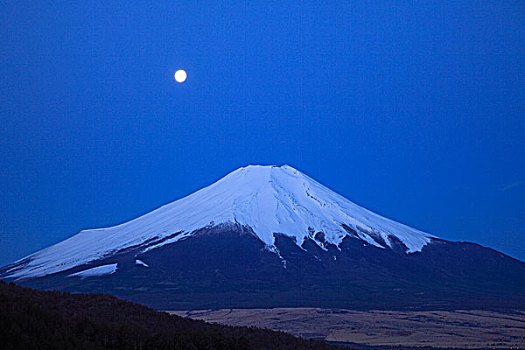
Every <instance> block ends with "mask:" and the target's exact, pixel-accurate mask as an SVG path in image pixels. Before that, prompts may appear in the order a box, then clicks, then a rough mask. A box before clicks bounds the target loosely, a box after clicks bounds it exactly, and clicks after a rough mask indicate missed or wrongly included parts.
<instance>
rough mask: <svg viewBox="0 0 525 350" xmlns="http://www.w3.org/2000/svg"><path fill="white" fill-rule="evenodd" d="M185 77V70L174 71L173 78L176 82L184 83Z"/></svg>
mask: <svg viewBox="0 0 525 350" xmlns="http://www.w3.org/2000/svg"><path fill="white" fill-rule="evenodd" d="M187 77H188V75H187V74H186V71H185V70H183V69H179V70H178V71H176V72H175V80H176V81H177V83H184V81H186V78H187Z"/></svg>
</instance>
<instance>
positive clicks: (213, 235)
mask: <svg viewBox="0 0 525 350" xmlns="http://www.w3.org/2000/svg"><path fill="white" fill-rule="evenodd" d="M0 278H4V279H8V280H17V281H18V282H19V283H23V284H26V285H29V286H33V287H40V288H58V289H64V290H70V291H94V292H106V293H110V294H115V295H118V296H121V297H125V298H128V299H131V300H135V301H139V302H143V303H147V304H149V305H152V306H155V307H159V308H186V307H190V306H191V307H193V308H194V307H199V306H200V307H205V306H220V307H226V306H239V305H240V306H332V307H347V306H348V305H351V306H353V307H363V305H365V306H370V307H371V306H374V307H384V306H385V305H389V307H392V303H394V304H396V305H397V306H396V307H405V306H406V307H421V305H424V304H428V303H431V304H435V305H441V306H444V307H445V306H450V305H456V304H457V303H458V300H463V303H464V301H465V300H467V296H468V297H469V298H471V297H472V295H473V293H474V294H475V295H477V299H471V301H470V302H471V303H472V302H477V303H484V305H490V306H491V307H493V306H495V305H496V306H498V305H499V304H501V302H500V298H501V295H502V294H501V293H500V292H501V291H504V294H505V295H507V297H506V299H507V300H511V302H510V304H509V305H512V306H515V305H518V304H519V305H521V304H520V303H523V304H524V305H525V298H524V295H525V293H524V291H525V266H524V264H523V263H522V262H520V261H517V260H514V259H512V258H509V257H507V256H505V255H503V254H501V253H498V252H495V251H492V250H490V249H487V248H483V247H480V246H478V245H474V244H469V243H452V242H447V241H444V240H441V239H439V238H437V237H435V236H433V235H430V234H428V233H425V232H422V231H419V230H416V229H414V228H411V227H409V226H406V225H403V224H401V223H398V222H395V221H393V220H390V219H387V218H385V217H382V216H380V215H377V214H375V213H373V212H371V211H369V210H367V209H364V208H362V207H360V206H358V205H356V204H355V203H353V202H351V201H350V200H348V199H346V198H344V197H342V196H341V195H339V194H337V193H335V192H334V191H332V190H330V189H329V188H327V187H325V186H323V185H321V184H320V183H318V182H316V181H315V180H313V179H311V178H310V177H308V176H306V175H304V174H302V173H301V172H299V171H298V170H296V169H294V168H292V167H290V166H286V165H285V166H281V167H278V166H247V167H244V168H240V169H237V170H235V171H233V172H232V173H230V174H228V175H227V176H225V177H224V178H222V179H220V180H219V181H217V182H215V183H214V184H212V185H210V186H208V187H206V188H203V189H201V190H200V191H197V192H195V193H193V194H191V195H189V196H187V197H185V198H182V199H179V200H177V201H175V202H172V203H170V204H167V205H165V206H163V207H160V208H159V209H156V210H154V211H152V212H150V213H148V214H146V215H143V216H141V217H139V218H136V219H134V220H131V221H129V222H126V223H123V224H120V225H117V226H114V227H109V228H101V229H92V230H85V231H81V232H80V233H78V234H77V235H75V236H73V237H71V238H69V239H67V240H65V241H62V242H60V243H58V244H55V245H53V246H51V247H49V248H46V249H43V250H41V251H39V252H36V253H34V254H32V255H30V256H28V257H26V258H24V259H21V260H20V261H17V262H15V263H13V264H11V265H9V266H6V267H4V268H3V269H0ZM481 278H483V279H487V278H488V280H485V281H484V280H481ZM509 293H511V295H510V296H508V294H509ZM378 297H379V299H378ZM458 298H459V299H458ZM436 303H437V304H436ZM498 303H499V304H498ZM385 307H386V306H385Z"/></svg>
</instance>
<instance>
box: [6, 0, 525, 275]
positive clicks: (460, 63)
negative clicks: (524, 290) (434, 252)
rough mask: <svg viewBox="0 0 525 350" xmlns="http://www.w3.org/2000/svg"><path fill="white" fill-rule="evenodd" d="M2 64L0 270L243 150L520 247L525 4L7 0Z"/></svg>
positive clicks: (214, 171) (395, 214)
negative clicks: (177, 76) (179, 78)
mask: <svg viewBox="0 0 525 350" xmlns="http://www.w3.org/2000/svg"><path fill="white" fill-rule="evenodd" d="M181 68H182V69H185V70H186V71H187V72H188V79H187V81H186V82H185V83H183V84H177V83H176V82H175V81H174V79H173V73H174V72H175V71H176V70H177V69H181ZM0 76H1V79H0V122H1V124H2V125H1V127H0V196H1V200H0V250H1V252H2V254H0V266H3V265H5V264H7V263H10V262H12V261H14V260H15V259H19V258H22V257H23V256H25V255H27V254H30V253H32V252H34V251H36V250H38V249H41V248H44V247H46V246H48V245H51V244H53V243H57V242H58V241H60V240H63V239H65V238H67V237H69V236H71V235H73V234H75V233H77V232H78V231H80V230H81V229H86V228H95V227H103V226H109V225H115V224H119V223H122V222H124V221H127V220H129V219H132V218H134V217H136V216H138V215H140V214H144V213H146V212H148V211H151V210H153V209H155V208H157V207H159V206H160V205H163V204H165V203H168V202H171V201H173V200H175V199H178V198H181V197H183V196H185V195H187V194H190V193H192V192H194V191H195V190H198V189H200V188H201V187H204V186H206V185H208V184H211V183H212V182H214V181H216V180H217V179H219V178H220V177H222V176H224V175H226V174H227V173H228V172H230V171H232V170H234V169H236V168H238V167H240V166H244V165H248V164H276V165H281V164H290V165H292V166H293V167H295V168H297V169H299V170H301V171H302V172H304V173H306V174H307V175H309V176H311V177H313V178H314V179H316V180H318V181H319V182H321V183H323V184H324V185H326V186H328V187H330V188H331V189H333V190H335V191H336V192H338V193H340V194H342V195H344V196H345V197H347V198H348V199H350V200H353V201H354V202H356V203H357V204H360V205H362V206H364V207H366V208H368V209H371V210H373V211H375V212H377V213H379V214H383V215H385V216H387V217H389V218H392V219H395V220H397V221H401V222H403V223H405V224H408V225H411V226H414V227H416V228H419V229H421V230H424V231H427V232H430V233H433V234H435V235H437V236H439V237H442V238H445V239H450V240H462V241H463V240H466V241H473V242H477V243H480V244H483V245H486V246H489V247H492V248H495V249H498V250H501V251H503V252H505V253H507V254H509V255H511V256H513V257H516V258H519V259H521V260H525V145H524V143H525V3H524V2H523V1H505V0H501V1H495V2H489V1H473V0H468V1H454V2H444V1H418V2H414V1H401V0H393V1H366V2H360V1H330V0H329V1H319V0H316V1H310V0H302V1H296V0H290V1H282V0H279V1H273V0H266V1H245V2H243V1H232V0H230V1H224V0H217V1H191V0H190V1H173V0H172V1H154V2H142V1H141V2H138V1H127V2H125V5H122V2H114V1H103V2H99V1H68V2H58V1H54V2H40V1H22V0H19V1H3V2H2V3H0Z"/></svg>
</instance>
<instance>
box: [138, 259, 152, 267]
mask: <svg viewBox="0 0 525 350" xmlns="http://www.w3.org/2000/svg"><path fill="white" fill-rule="evenodd" d="M135 264H137V265H142V266H144V267H149V265H148V264H146V263H145V262H144V261H142V260H139V259H136V260H135Z"/></svg>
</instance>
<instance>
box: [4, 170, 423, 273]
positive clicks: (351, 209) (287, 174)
mask: <svg viewBox="0 0 525 350" xmlns="http://www.w3.org/2000/svg"><path fill="white" fill-rule="evenodd" d="M221 224H239V225H242V226H246V227H250V228H251V230H252V231H253V232H254V234H255V235H256V236H257V237H258V238H259V239H260V240H261V241H262V242H264V244H265V245H266V246H267V247H268V248H269V249H270V250H272V248H275V247H274V243H275V236H274V234H283V235H286V236H288V237H291V238H293V239H294V240H295V242H296V244H297V245H299V246H301V245H302V244H303V242H304V241H305V240H307V239H311V240H313V241H314V242H316V243H317V244H318V245H319V246H320V247H321V248H323V249H325V245H326V244H333V245H335V246H339V244H340V243H341V242H342V241H343V239H344V238H345V237H348V236H352V237H354V238H357V239H359V240H361V241H363V243H365V244H368V245H373V246H376V247H379V248H385V249H387V248H390V247H392V243H394V242H401V244H402V245H404V246H405V247H406V251H407V252H415V251H419V250H421V249H422V247H423V246H424V245H426V244H427V243H428V242H430V240H431V237H432V236H431V235H429V234H427V233H424V232H421V231H419V230H416V229H414V228H411V227H408V226H406V225H403V224H400V223H398V222H395V221H392V220H389V219H387V218H384V217H382V216H380V215H377V214H375V213H373V212H371V211H369V210H367V209H364V208H362V207H360V206H358V205H356V204H354V203H353V202H351V201H349V200H348V199H346V198H344V197H343V196H341V195H339V194H337V193H335V192H334V191H332V190H330V189H329V188H327V187H325V186H323V185H321V184H320V183H318V182H317V181H315V180H313V179H312V178H310V177H308V176H307V175H305V174H303V173H301V172H300V171H298V170H296V169H294V168H293V167H291V166H289V165H282V166H274V165H264V166H262V165H249V166H246V167H242V168H239V169H237V170H235V171H233V172H231V173H229V174H228V175H226V176H225V177H223V178H222V179H220V180H219V181H217V182H215V183H214V184H212V185H210V186H208V187H205V188H203V189H201V190H199V191H197V192H195V193H193V194H191V195H189V196H187V197H184V198H182V199H179V200H177V201H175V202H172V203H169V204H167V205H165V206H163V207H160V208H158V209H156V210H154V211H152V212H150V213H148V214H145V215H143V216H141V217H139V218H136V219H134V220H131V221H129V222H126V223H123V224H120V225H117V226H114V227H109V228H102V229H93V230H85V231H81V232H80V233H78V234H77V235H75V236H73V237H71V238H69V239H67V240H65V241H62V242H60V243H58V244H56V245H54V246H52V247H49V248H46V249H44V250H42V251H39V252H37V253H35V254H33V255H31V256H29V257H28V258H26V259H27V261H28V264H27V265H26V266H25V268H24V269H22V270H19V271H16V272H15V271H13V274H12V275H11V276H12V277H24V276H38V275H42V274H49V273H54V272H59V271H63V270H66V269H69V268H71V267H73V266H77V265H79V264H84V263H87V262H89V261H93V260H97V259H100V258H102V257H104V256H107V255H108V254H114V253H115V252H118V251H121V250H123V249H126V248H129V247H131V246H141V245H145V244H146V243H145V242H149V243H148V245H147V248H144V249H147V250H150V249H155V248H158V247H160V246H163V245H166V244H170V243H175V242H177V241H180V240H183V239H186V238H188V237H190V236H191V235H192V233H193V232H195V231H196V230H199V229H201V228H204V227H211V226H217V225H221ZM318 232H322V233H323V235H322V236H323V240H322V242H321V241H319V240H317V239H316V237H317V236H316V234H317V233H318ZM151 242H159V243H158V244H151ZM145 247H146V246H145Z"/></svg>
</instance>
